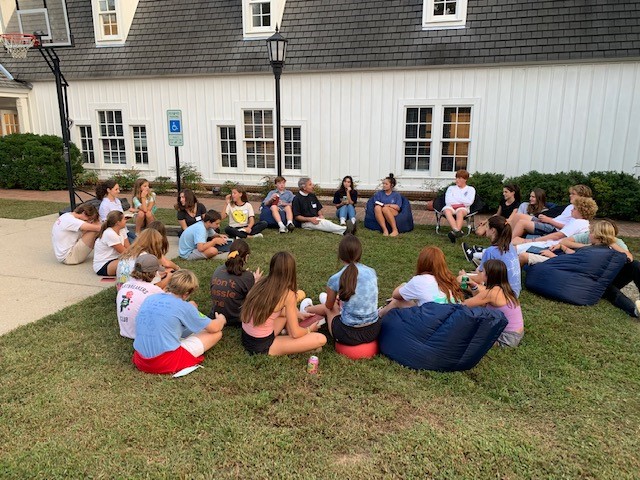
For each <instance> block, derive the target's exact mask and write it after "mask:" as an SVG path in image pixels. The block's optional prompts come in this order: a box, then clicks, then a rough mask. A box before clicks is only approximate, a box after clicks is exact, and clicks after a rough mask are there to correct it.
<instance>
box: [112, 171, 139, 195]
mask: <svg viewBox="0 0 640 480" xmlns="http://www.w3.org/2000/svg"><path fill="white" fill-rule="evenodd" d="M141 176H142V174H141V172H140V171H139V170H136V169H135V167H132V168H125V169H124V170H122V171H120V172H116V173H115V174H114V175H113V176H112V177H111V178H113V179H114V180H115V181H116V183H117V184H118V185H119V186H120V189H121V190H131V189H133V185H134V184H135V183H136V180H137V179H139V178H140V177H141Z"/></svg>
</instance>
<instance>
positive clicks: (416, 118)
mask: <svg viewBox="0 0 640 480" xmlns="http://www.w3.org/2000/svg"><path fill="white" fill-rule="evenodd" d="M405 120H406V121H405V128H404V169H405V170H429V168H430V163H431V127H432V126H433V109H432V108H431V107H408V108H407V111H406V117H405Z"/></svg>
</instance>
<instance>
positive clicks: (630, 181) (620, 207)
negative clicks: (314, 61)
mask: <svg viewBox="0 0 640 480" xmlns="http://www.w3.org/2000/svg"><path fill="white" fill-rule="evenodd" d="M504 183H515V184H517V185H518V186H520V193H521V195H522V200H521V201H523V202H524V201H527V199H528V198H529V192H531V190H533V189H534V188H536V187H538V188H542V189H543V190H544V191H545V192H546V193H547V201H549V202H553V203H556V204H559V205H564V204H568V203H569V187H570V186H572V185H577V184H584V185H588V186H589V187H590V188H591V190H593V198H594V200H595V201H596V202H597V204H598V217H610V218H615V219H620V220H631V221H636V222H637V221H640V207H639V206H640V181H639V180H638V178H636V177H634V176H633V175H630V174H628V173H622V172H590V173H582V172H577V171H570V172H560V173H554V174H548V173H540V172H536V171H535V170H534V171H531V172H529V173H526V174H524V175H520V176H519V177H510V178H506V179H504V178H503V176H502V175H500V174H495V173H474V174H473V175H472V176H471V178H470V179H469V184H470V185H473V186H474V187H475V189H476V191H477V193H478V195H480V197H481V198H482V199H483V200H484V201H485V203H486V204H487V207H488V210H489V211H492V212H495V211H496V210H497V209H498V204H499V202H500V199H501V198H502V185H503V184H504Z"/></svg>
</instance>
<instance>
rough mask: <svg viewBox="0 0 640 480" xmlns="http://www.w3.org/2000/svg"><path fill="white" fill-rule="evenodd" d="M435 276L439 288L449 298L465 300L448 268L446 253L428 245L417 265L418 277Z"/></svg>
mask: <svg viewBox="0 0 640 480" xmlns="http://www.w3.org/2000/svg"><path fill="white" fill-rule="evenodd" d="M424 274H429V275H433V277H434V278H435V279H436V282H437V284H438V288H439V289H440V290H441V291H442V293H444V294H445V295H446V296H447V300H448V299H449V298H450V297H453V298H455V299H456V300H457V301H458V302H462V301H463V300H464V293H463V292H462V289H461V288H460V285H459V284H458V281H457V280H456V277H455V276H454V275H453V273H451V271H450V270H449V267H447V260H446V258H445V256H444V252H443V251H442V250H440V249H439V248H438V247H435V246H432V245H428V246H426V247H424V248H423V249H422V250H420V254H419V255H418V263H417V265H416V275H424Z"/></svg>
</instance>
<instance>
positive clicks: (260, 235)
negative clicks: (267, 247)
mask: <svg viewBox="0 0 640 480" xmlns="http://www.w3.org/2000/svg"><path fill="white" fill-rule="evenodd" d="M249 238H264V235H263V234H261V233H256V234H255V235H249Z"/></svg>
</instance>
